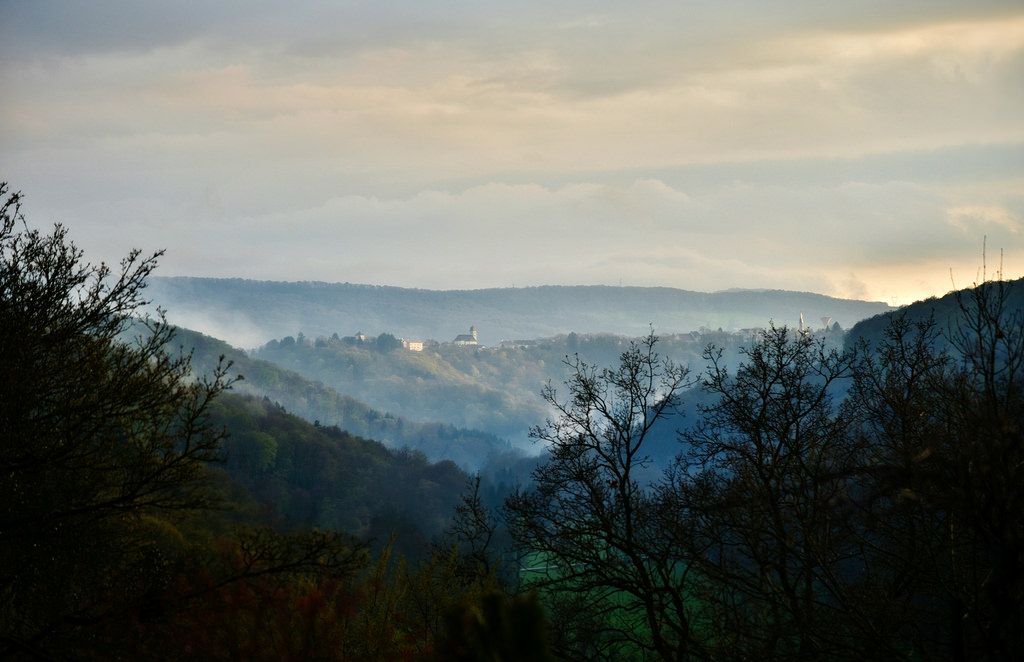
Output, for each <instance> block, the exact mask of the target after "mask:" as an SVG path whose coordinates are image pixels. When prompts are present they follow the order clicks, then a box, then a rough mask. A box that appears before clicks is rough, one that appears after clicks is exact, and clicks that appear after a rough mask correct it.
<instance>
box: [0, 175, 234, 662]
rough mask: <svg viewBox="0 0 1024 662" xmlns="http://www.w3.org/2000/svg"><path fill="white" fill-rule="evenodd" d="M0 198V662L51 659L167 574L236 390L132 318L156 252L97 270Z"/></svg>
mask: <svg viewBox="0 0 1024 662" xmlns="http://www.w3.org/2000/svg"><path fill="white" fill-rule="evenodd" d="M0 196H2V198H3V202H2V206H0V374H2V375H3V378H2V379H0V439H2V442H0V443H2V446H0V654H4V655H10V654H12V653H22V654H24V655H27V656H41V657H46V656H59V655H60V654H61V651H64V652H67V651H68V650H73V649H74V648H75V645H76V643H75V642H76V636H78V635H79V634H80V633H81V632H82V631H83V629H85V628H87V627H88V626H90V625H91V624H94V623H96V622H99V621H101V620H103V619H105V618H108V617H110V616H111V614H113V613H115V612H117V611H118V610H120V609H122V608H124V607H125V606H126V605H128V604H132V603H134V602H138V601H141V600H143V599H144V598H145V597H146V596H147V595H151V594H153V593H154V592H158V591H160V590H162V589H163V588H165V587H166V585H167V583H168V582H169V581H170V578H171V577H173V571H174V568H175V566H176V564H179V563H180V562H181V560H182V558H183V554H184V543H183V540H182V537H181V534H180V533H179V532H178V531H177V529H176V526H175V525H176V523H177V522H178V521H179V520H180V518H181V517H182V516H185V515H187V514H189V513H191V512H194V511H195V510H196V509H202V508H206V507H208V506H209V505H211V497H210V494H209V492H208V491H207V490H206V487H205V476H206V474H205V472H204V467H205V466H206V464H207V463H209V462H213V461H217V460H219V459H220V454H219V452H218V444H219V442H220V440H221V438H222V436H223V433H222V431H221V430H220V429H218V428H215V427H213V426H211V425H210V424H209V422H208V420H207V408H208V407H209V405H210V402H211V401H212V399H213V398H214V397H215V396H216V395H217V394H218V393H220V392H222V391H223V390H224V389H226V388H228V387H229V386H230V384H231V382H232V379H230V378H229V377H228V375H227V371H228V368H229V366H228V365H224V364H221V365H220V366H218V367H217V368H216V369H215V370H214V372H213V374H212V376H210V377H196V376H195V375H193V374H191V370H190V364H189V356H188V355H187V354H181V353H179V354H177V355H174V354H171V353H169V352H168V351H167V349H166V347H167V346H168V344H169V343H170V342H171V340H172V338H173V329H172V328H171V327H170V326H169V325H168V324H167V323H166V322H165V320H164V319H163V316H162V314H158V315H157V317H155V318H154V317H146V318H142V319H139V318H137V317H136V315H137V313H138V311H139V310H140V309H141V308H142V307H143V305H144V304H145V303H146V301H145V300H144V299H143V297H142V292H143V288H144V287H145V279H146V277H147V276H148V275H149V274H150V273H151V272H152V270H153V268H154V267H155V265H156V261H157V259H158V257H159V256H160V253H159V252H158V253H154V254H153V255H151V256H149V257H143V256H142V255H141V253H139V252H138V251H133V252H132V253H130V254H129V256H128V257H126V258H125V259H124V260H123V261H122V262H121V265H120V268H119V269H117V270H113V269H111V268H110V267H108V266H106V265H105V264H100V265H91V264H89V263H86V262H84V261H83V255H82V252H81V251H80V250H78V249H77V248H76V247H75V246H74V244H72V243H71V242H70V241H69V240H68V236H67V230H66V229H65V228H64V227H62V226H60V225H57V226H55V227H54V229H53V232H52V233H51V234H48V235H47V234H42V233H40V232H39V231H38V230H32V229H29V228H28V227H27V225H26V224H25V221H24V219H23V217H22V214H21V208H20V204H21V196H20V194H18V193H10V192H9V191H8V188H7V186H6V184H3V185H0Z"/></svg>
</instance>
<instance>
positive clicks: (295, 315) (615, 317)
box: [147, 277, 893, 347]
mask: <svg viewBox="0 0 1024 662" xmlns="http://www.w3.org/2000/svg"><path fill="white" fill-rule="evenodd" d="M147 295H148V296H149V297H150V298H151V299H152V300H153V302H154V304H156V305H159V306H162V307H163V308H165V309H167V310H168V311H169V313H168V316H169V318H170V320H171V321H172V322H173V323H175V324H179V325H182V326H186V327H189V328H192V329H197V330H200V331H202V332H203V333H207V334H209V335H212V336H215V337H218V338H222V339H224V340H227V341H229V342H231V343H232V344H234V345H236V346H240V347H255V346H258V345H261V344H263V343H265V342H267V341H268V340H270V339H272V338H281V337H284V336H287V335H295V334H297V333H300V332H301V333H303V334H305V335H307V336H317V335H331V334H333V333H338V334H339V335H342V336H345V335H353V334H355V333H357V332H359V331H362V332H364V333H366V334H368V335H377V334H380V333H383V332H387V333H391V334H394V335H395V336H398V337H404V338H409V339H415V340H425V339H433V340H437V341H440V342H447V341H450V340H452V339H453V338H454V337H455V336H457V335H459V334H463V333H466V332H467V330H468V329H469V327H470V326H475V327H476V328H477V330H478V332H479V339H480V343H481V344H482V345H496V344H498V343H499V342H500V341H502V340H512V339H520V338H541V337H550V336H555V335H559V334H566V333H569V332H577V333H614V334H621V335H630V336H639V335H643V334H645V333H647V331H648V330H649V329H650V327H651V326H653V327H654V330H655V332H657V333H661V334H668V333H686V332H689V331H694V330H697V329H699V328H701V327H707V328H711V329H717V328H722V329H724V330H731V329H741V328H752V327H764V326H767V325H768V323H769V321H771V320H774V321H775V323H776V324H788V325H790V326H795V325H797V324H799V320H800V314H801V313H803V315H804V318H805V319H807V320H817V319H819V318H821V317H824V316H828V317H831V318H832V319H833V320H834V321H835V322H838V323H839V325H840V326H841V327H843V328H848V327H850V326H852V325H853V324H855V323H856V322H858V321H860V320H862V319H865V318H868V317H871V316H873V315H877V314H880V313H884V312H888V311H890V310H893V308H892V307H891V306H889V305H887V304H885V303H883V302H878V301H856V300H848V299H838V298H835V297H828V296H825V295H822V294H814V293H810V292H792V291H785V290H728V291H722V292H715V293H706V292H694V291H689V290H681V289H674V288H669V287H630V286H627V287H621V286H608V285H573V286H562V285H545V286H540V287H517V288H492V289H480V290H423V289H414V288H401V287H392V286H381V285H363V284H352V283H324V282H316V281H305V282H279V281H256V280H243V279H218V278H189V277H154V278H152V279H150V284H149V289H148V290H147Z"/></svg>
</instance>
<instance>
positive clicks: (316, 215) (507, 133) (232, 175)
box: [0, 0, 1024, 303]
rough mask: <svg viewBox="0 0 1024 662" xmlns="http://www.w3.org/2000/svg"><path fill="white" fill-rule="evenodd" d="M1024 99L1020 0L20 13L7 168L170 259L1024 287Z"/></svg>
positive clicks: (310, 5)
mask: <svg viewBox="0 0 1024 662" xmlns="http://www.w3.org/2000/svg"><path fill="white" fill-rule="evenodd" d="M1022 109H1024V4H1022V3H1021V2H1020V1H1019V0H1002V1H999V0H991V1H986V0H974V1H967V0H963V1H957V2H954V1H949V0H905V1H897V0H858V1H857V2H820V1H818V0H779V1H776V2H765V1H764V0H758V1H756V2H755V1H753V0H736V1H728V0H689V1H684V0H671V1H665V2H661V1H642V0H640V1H638V0H631V1H630V2H628V3H627V2H613V1H603V2H602V1H597V0H593V1H591V2H579V1H577V0H561V1H560V2H558V3H552V2H549V1H545V2H527V1H524V2H513V1H511V0H506V1H504V2H496V1H493V0H491V1H488V0H472V1H471V0H443V1H442V0H438V1H434V2H424V1H423V0H397V1H392V2H371V1H368V0H367V1H362V2H356V1H337V0H333V1H331V0H324V1H322V2H321V1H297V2H292V3H289V4H287V5H286V4H285V3H280V2H260V1H253V0H248V1H242V0H208V1H206V2H202V3H189V2H181V0H166V1H165V0H159V1H152V2H138V1H137V0H94V1H92V2H88V3H84V2H72V1H70V0H67V1H65V2H58V1H50V0H0V179H2V180H6V181H8V182H10V184H11V186H12V187H13V188H14V189H20V190H21V191H23V192H24V193H25V195H26V202H25V205H24V212H25V213H26V216H27V217H28V220H29V222H30V223H31V224H33V225H37V226H40V227H45V226H47V225H49V224H52V223H53V222H57V221H60V222H62V223H64V224H65V225H67V226H68V227H69V228H70V229H71V232H72V235H73V237H74V238H75V240H76V242H77V243H78V244H79V245H80V246H81V247H82V248H83V249H84V250H85V251H86V255H87V257H89V258H90V259H91V260H93V261H100V260H106V261H113V262H116V261H117V260H119V259H120V257H122V256H123V255H124V254H126V253H127V252H128V250H129V249H131V248H133V247H138V248H141V249H144V250H146V251H151V250H155V249H159V248H165V249H166V250H167V254H166V256H165V257H164V258H163V260H162V263H161V264H162V266H161V268H160V269H159V272H158V273H159V274H160V275H198V276H223V277H244V278H257V279H274V280H324V281H331V282H344V281H348V282H355V283H373V284H387V285H400V286H408V287H423V288H430V289H463V288H479V287H508V286H527V285H540V284H608V285H617V284H619V283H622V284H624V285H662V286H668V287H678V288H684V289H692V290H703V291H713V290H720V289H726V288H733V287H741V288H762V287H767V288H782V289H798V290H808V291H815V292H821V293H825V294H831V295H836V296H843V297H851V298H869V299H873V300H884V301H888V302H890V303H905V302H908V301H911V300H914V299H916V298H921V297H924V296H929V295H932V294H942V293H944V292H946V291H947V290H949V289H950V288H951V287H952V285H953V284H955V285H957V286H966V285H969V284H970V283H971V282H972V281H975V280H976V279H977V278H978V277H979V268H980V267H981V263H982V256H983V244H985V243H987V255H988V271H989V272H992V271H993V270H994V269H996V268H998V266H999V259H1000V258H999V254H1000V250H1002V252H1003V258H1002V260H1003V262H1002V264H1003V270H1004V275H1005V276H1006V277H1010V278H1016V277H1019V276H1021V275H1024V110H1022ZM951 271H952V279H951Z"/></svg>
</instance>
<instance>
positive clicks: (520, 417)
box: [253, 329, 842, 452]
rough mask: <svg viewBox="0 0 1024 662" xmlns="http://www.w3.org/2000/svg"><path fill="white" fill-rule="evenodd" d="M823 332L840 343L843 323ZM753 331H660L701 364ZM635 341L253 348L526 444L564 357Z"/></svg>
mask: <svg viewBox="0 0 1024 662" xmlns="http://www.w3.org/2000/svg"><path fill="white" fill-rule="evenodd" d="M826 335H827V337H828V338H830V339H832V340H833V341H834V342H841V338H842V333H841V331H839V330H838V329H835V330H830V331H829V332H827V334H826ZM384 337H388V334H384ZM754 337H755V336H754V334H752V333H740V334H729V333H725V332H718V331H714V332H712V331H706V332H705V333H697V332H694V333H688V334H678V335H664V336H661V340H662V346H663V349H664V352H665V354H666V355H667V356H669V357H671V358H672V359H673V360H674V361H676V362H678V363H681V364H683V365H692V366H695V367H697V366H700V365H702V364H703V361H704V359H703V358H702V354H703V351H704V349H705V347H706V345H708V344H715V345H716V346H718V347H719V348H720V349H722V350H723V351H724V352H726V356H727V357H729V359H736V358H737V357H738V356H739V348H740V347H742V346H743V345H745V344H749V343H751V342H752V341H753V339H754ZM630 340H632V339H631V338H629V337H624V336H613V335H609V334H575V333H573V334H569V335H566V336H556V337H553V338H543V339H539V340H536V341H529V342H524V343H517V344H509V345H502V346H500V347H495V348H481V347H474V346H458V345H453V344H446V345H437V346H433V347H429V348H427V349H425V350H424V351H420V352H413V351H408V350H405V349H403V348H401V347H399V346H396V345H393V344H391V345H387V346H385V345H383V344H382V343H380V342H378V341H377V340H376V339H373V338H368V339H365V340H358V339H357V338H355V337H351V336H349V337H344V338H341V337H338V336H337V335H334V336H333V337H326V336H321V337H317V338H308V337H305V336H302V335H300V336H299V337H298V338H295V337H291V336H288V337H285V338H284V339H282V340H280V341H278V340H273V341H271V342H269V343H267V344H266V345H264V346H263V347H261V348H259V349H257V350H254V351H253V356H255V357H258V358H261V359H266V360H267V361H271V362H273V363H276V364H278V365H280V366H282V367H285V368H287V369H289V370H292V371H294V372H297V373H300V374H302V375H304V376H306V377H308V378H310V379H313V380H316V381H318V382H321V383H323V384H325V385H327V386H328V387H330V388H332V389H334V390H336V391H338V392H340V393H345V394H350V395H352V396H354V397H357V398H358V399H359V400H362V401H364V402H366V403H367V404H369V405H370V406H372V407H373V408H375V409H378V410H381V411H385V412H389V413H390V415H393V416H401V417H403V418H406V419H409V420H413V421H444V422H446V423H451V424H453V425H455V426H456V427H459V428H468V429H477V430H483V431H484V432H486V433H489V434H492V435H496V436H499V437H502V438H504V439H508V440H510V441H511V442H512V443H513V444H514V445H516V447H519V448H523V447H524V444H525V443H526V439H527V436H528V433H529V430H530V428H531V427H533V426H536V425H540V424H542V423H543V422H544V420H545V419H546V418H547V416H548V415H549V413H550V410H549V409H548V408H547V407H546V406H545V404H544V402H543V400H542V399H541V397H540V394H541V391H542V389H543V388H544V387H545V386H546V385H547V384H548V383H549V382H553V383H555V384H557V383H560V382H562V381H563V380H564V379H565V378H566V377H567V376H568V375H569V373H570V368H569V366H568V365H567V363H566V362H567V361H569V360H573V359H574V358H575V357H579V358H581V359H583V360H584V361H587V362H590V363H593V364H599V365H607V364H610V363H612V362H614V361H616V360H617V359H618V356H619V354H620V353H621V352H622V351H623V349H625V348H626V347H627V346H628V345H629V342H630ZM320 419H321V420H322V421H324V422H327V423H331V424H337V425H339V426H341V427H343V428H344V427H346V423H345V421H344V420H336V419H335V418H334V417H332V416H330V415H325V416H321V417H320ZM525 447H526V448H529V447H528V446H525ZM534 452H536V450H535V451H534Z"/></svg>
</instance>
